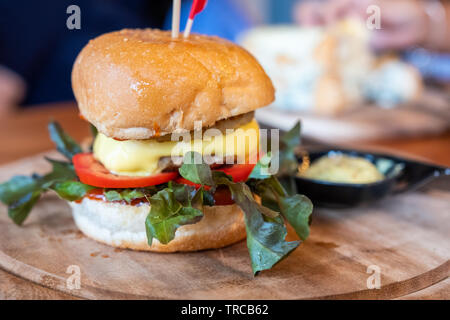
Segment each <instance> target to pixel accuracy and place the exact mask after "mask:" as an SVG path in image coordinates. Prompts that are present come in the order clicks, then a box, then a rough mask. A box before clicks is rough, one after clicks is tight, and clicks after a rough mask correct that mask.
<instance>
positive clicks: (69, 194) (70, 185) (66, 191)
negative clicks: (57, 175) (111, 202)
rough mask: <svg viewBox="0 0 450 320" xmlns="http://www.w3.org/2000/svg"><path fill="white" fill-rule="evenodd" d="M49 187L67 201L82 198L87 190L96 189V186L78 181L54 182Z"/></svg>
mask: <svg viewBox="0 0 450 320" xmlns="http://www.w3.org/2000/svg"><path fill="white" fill-rule="evenodd" d="M50 188H51V189H52V190H54V191H56V193H57V194H58V195H59V196H60V197H61V198H63V199H65V200H68V201H75V200H79V199H81V198H83V197H84V196H85V195H86V192H88V191H89V190H92V189H96V187H92V186H89V185H87V184H84V183H81V182H79V181H64V182H55V183H53V184H52V186H51V187H50Z"/></svg>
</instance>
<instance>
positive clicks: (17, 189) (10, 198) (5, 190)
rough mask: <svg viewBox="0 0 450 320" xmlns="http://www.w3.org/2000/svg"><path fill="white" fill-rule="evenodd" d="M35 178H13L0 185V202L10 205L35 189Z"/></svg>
mask: <svg viewBox="0 0 450 320" xmlns="http://www.w3.org/2000/svg"><path fill="white" fill-rule="evenodd" d="M36 180H37V179H36V177H34V176H30V177H28V176H14V177H12V178H11V179H10V180H9V181H7V182H4V183H2V184H0V201H2V202H3V203H4V204H6V205H10V204H12V203H14V202H16V201H18V200H19V199H20V198H22V197H23V196H25V195H26V194H28V193H30V192H32V191H33V190H34V189H35V188H36Z"/></svg>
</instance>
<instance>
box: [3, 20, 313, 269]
mask: <svg viewBox="0 0 450 320" xmlns="http://www.w3.org/2000/svg"><path fill="white" fill-rule="evenodd" d="M72 87H73V91H74V94H75V97H76V100H77V103H78V107H79V110H80V116H81V117H82V118H83V119H85V120H86V121H88V122H89V123H91V125H92V127H93V129H94V132H95V137H94V140H93V143H92V146H91V149H90V150H83V149H82V148H81V147H80V146H79V145H78V144H77V143H76V142H75V141H74V140H73V139H72V138H70V136H68V135H67V134H66V133H65V132H64V131H63V130H62V128H61V127H60V126H59V124H57V123H55V122H52V123H50V124H49V131H50V136H51V138H52V140H53V141H54V142H55V143H56V146H57V149H58V150H59V151H60V152H61V153H62V154H63V155H64V156H65V157H66V158H67V161H60V160H53V159H48V160H49V161H50V162H51V164H52V167H53V169H52V171H51V172H50V173H49V174H46V175H33V176H31V177H25V176H16V177H13V178H12V179H11V180H10V181H8V182H5V183H4V184H2V185H0V200H2V201H3V202H4V203H5V204H7V205H8V209H9V215H10V217H11V218H12V219H13V220H14V221H15V222H16V223H18V224H21V223H22V222H23V221H24V220H25V218H26V216H27V215H28V213H29V211H30V210H31V208H32V207H33V205H34V204H35V203H36V202H37V200H38V199H39V197H40V195H41V193H43V192H45V191H47V190H53V191H56V193H57V194H58V195H59V196H60V197H61V198H63V199H65V200H68V201H69V205H70V207H71V208H72V213H73V217H74V220H75V223H76V225H77V226H78V228H79V229H80V230H81V231H82V232H83V233H84V234H86V235H87V236H88V237H90V238H92V239H94V240H97V241H99V242H102V243H105V244H108V245H111V246H115V247H120V248H127V249H133V250H142V251H155V252H178V251H198V250H204V249H214V248H221V247H224V246H227V245H230V244H233V243H236V242H238V241H241V240H243V239H245V238H246V237H247V246H248V248H249V253H250V258H251V263H252V268H253V271H254V273H257V272H259V271H261V270H264V269H269V268H271V267H272V266H273V265H274V264H275V263H277V262H278V261H279V260H281V259H282V258H283V257H285V256H286V255H288V254H289V253H290V252H291V251H292V250H293V249H295V248H296V247H297V246H298V245H299V243H300V241H286V240H285V237H286V233H287V232H286V227H285V221H288V222H289V223H290V224H291V225H292V226H293V228H294V229H295V231H296V232H297V234H298V236H299V237H300V238H301V239H302V240H304V239H306V237H307V236H308V234H309V218H310V215H311V211H312V205H311V203H310V201H309V200H308V199H307V198H306V197H304V196H301V195H298V194H288V193H287V192H286V190H285V189H284V188H283V186H282V184H281V183H280V182H279V181H278V180H277V178H276V177H275V176H273V175H270V174H268V170H264V169H267V166H268V164H269V161H270V159H271V156H273V155H271V154H270V153H268V154H266V155H262V154H261V153H260V150H259V149H260V148H259V139H260V136H259V127H258V124H257V122H256V121H255V120H254V117H253V114H254V110H256V109H258V108H260V107H263V106H266V105H268V104H270V103H271V102H272V101H273V100H274V89H273V86H272V83H271V81H270V79H269V78H268V76H267V75H266V73H265V72H264V70H263V69H262V67H261V66H260V65H259V63H258V62H257V61H256V60H255V58H254V57H253V56H252V55H251V54H249V53H248V52H247V51H246V50H244V49H243V48H241V47H239V46H237V45H235V44H233V43H231V42H229V41H226V40H224V39H220V38H218V37H210V36H204V35H191V36H190V37H189V38H188V39H181V38H178V39H173V38H171V36H170V33H169V32H166V31H160V30H152V29H145V30H140V29H138V30H131V29H125V30H121V31H117V32H111V33H107V34H104V35H101V36H99V37H97V38H95V39H93V40H91V41H90V42H89V43H88V44H87V45H86V46H85V47H84V48H83V50H82V51H81V52H80V54H79V55H78V57H77V59H76V61H75V63H74V67H73V71H72ZM297 131H299V130H298V128H297ZM291 136H292V134H291ZM282 140H283V139H282ZM252 142H253V143H252ZM283 143H284V144H285V146H287V147H288V149H289V147H292V146H290V145H289V141H284V142H283ZM291 149H292V148H291ZM284 157H285V158H286V154H285V155H284ZM287 158H289V157H287ZM258 159H259V161H258ZM263 160H264V161H263ZM264 166H265V167H264ZM262 172H264V173H262Z"/></svg>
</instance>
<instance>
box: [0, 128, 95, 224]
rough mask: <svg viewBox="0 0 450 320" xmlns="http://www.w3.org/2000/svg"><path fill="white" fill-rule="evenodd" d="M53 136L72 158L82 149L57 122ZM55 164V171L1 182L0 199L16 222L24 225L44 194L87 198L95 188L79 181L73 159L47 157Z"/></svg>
mask: <svg viewBox="0 0 450 320" xmlns="http://www.w3.org/2000/svg"><path fill="white" fill-rule="evenodd" d="M48 128H49V132H50V136H51V138H52V140H53V141H54V142H55V144H56V146H57V149H58V150H59V151H60V152H61V153H62V154H63V155H65V156H66V157H67V158H68V159H69V160H71V159H72V156H73V155H74V154H75V153H78V152H81V148H80V147H79V146H78V144H76V143H75V142H74V140H73V139H72V138H71V137H69V136H68V135H67V134H66V133H65V132H64V131H63V130H62V129H61V126H60V125H59V124H58V123H56V122H51V123H50V124H49V126H48ZM46 160H47V161H49V162H50V163H51V165H52V170H51V171H50V172H49V173H47V174H45V175H42V176H41V175H38V174H33V175H31V176H29V177H27V176H14V177H12V178H11V179H10V180H9V181H7V182H4V183H2V184H0V200H1V201H2V202H3V203H5V204H6V205H7V206H8V215H9V217H10V218H11V219H12V220H13V221H14V222H15V223H16V224H19V225H20V224H22V223H23V222H24V221H25V219H26V218H27V217H28V214H29V213H30V211H31V209H32V208H33V206H34V205H35V204H36V202H37V201H38V200H39V198H40V196H41V195H42V194H43V193H44V192H46V191H48V190H54V191H56V193H57V194H58V195H59V196H60V197H61V198H63V199H66V200H69V201H74V200H78V199H81V198H82V197H84V195H85V194H86V192H88V191H89V190H91V189H94V187H92V186H88V185H86V184H83V183H81V182H79V181H76V180H77V175H76V174H75V170H74V168H73V165H72V163H71V162H66V161H60V160H54V159H49V158H46Z"/></svg>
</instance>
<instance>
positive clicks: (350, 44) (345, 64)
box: [239, 19, 422, 115]
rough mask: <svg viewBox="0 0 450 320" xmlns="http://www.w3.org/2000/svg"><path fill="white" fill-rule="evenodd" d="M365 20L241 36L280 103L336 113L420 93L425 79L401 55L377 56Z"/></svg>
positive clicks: (278, 28)
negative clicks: (400, 58)
mask: <svg viewBox="0 0 450 320" xmlns="http://www.w3.org/2000/svg"><path fill="white" fill-rule="evenodd" d="M369 36H370V35H369V31H368V29H367V28H366V26H365V25H364V23H363V22H361V21H359V20H356V19H345V20H342V21H340V22H338V23H337V24H336V25H335V26H334V27H327V28H325V27H308V28H306V27H299V26H291V25H278V26H264V27H257V28H255V29H252V30H249V31H248V32H246V33H245V34H243V35H241V37H240V40H239V42H240V43H241V44H242V45H243V46H244V47H245V48H246V49H248V50H249V51H250V52H251V53H252V54H254V55H255V56H256V58H257V59H258V60H259V62H260V63H261V64H262V66H263V67H264V68H265V70H266V72H267V73H268V74H269V76H270V77H271V79H272V81H273V83H274V86H275V88H276V100H275V102H274V104H273V105H274V106H275V107H277V108H280V109H283V110H289V111H307V112H313V113H316V114H322V115H336V114H339V113H343V112H346V111H349V110H351V109H353V108H358V107H360V106H361V105H363V103H364V102H365V101H368V100H370V101H374V102H375V103H376V104H379V105H381V106H389V107H392V106H395V105H397V104H399V103H405V102H408V101H411V100H414V99H415V98H417V96H418V95H419V94H420V91H421V88H422V79H421V77H420V74H419V73H418V72H417V70H416V69H415V68H414V67H412V66H410V65H408V64H406V63H403V62H401V61H400V60H399V58H398V57H392V56H389V59H387V58H386V57H381V58H379V57H377V56H376V55H375V54H374V53H373V52H372V51H371V49H370V46H369Z"/></svg>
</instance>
